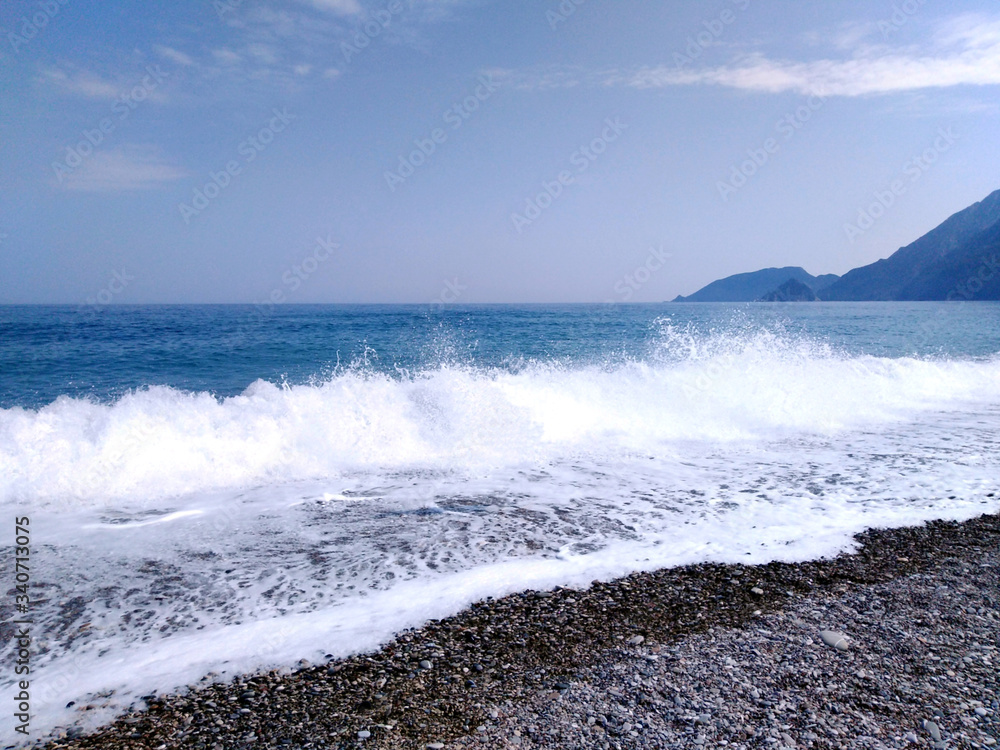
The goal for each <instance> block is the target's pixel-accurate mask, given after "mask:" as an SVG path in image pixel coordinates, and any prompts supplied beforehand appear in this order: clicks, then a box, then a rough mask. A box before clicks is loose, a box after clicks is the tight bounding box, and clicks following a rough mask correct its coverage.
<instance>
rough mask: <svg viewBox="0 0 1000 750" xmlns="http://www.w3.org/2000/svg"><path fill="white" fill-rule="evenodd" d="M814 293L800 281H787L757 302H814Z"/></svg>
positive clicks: (815, 298)
mask: <svg viewBox="0 0 1000 750" xmlns="http://www.w3.org/2000/svg"><path fill="white" fill-rule="evenodd" d="M817 299H818V298H817V297H816V293H815V292H814V291H813V290H812V289H810V288H809V287H807V286H806V285H805V284H803V283H802V282H801V281H796V280H795V279H789V280H788V281H786V282H785V283H784V284H782V285H781V286H779V287H778V288H777V289H775V290H774V291H773V292H768V293H767V294H765V295H764V296H763V297H761V298H760V300H758V301H759V302H815V301H816V300H817Z"/></svg>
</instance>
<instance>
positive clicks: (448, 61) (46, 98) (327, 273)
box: [0, 0, 1000, 304]
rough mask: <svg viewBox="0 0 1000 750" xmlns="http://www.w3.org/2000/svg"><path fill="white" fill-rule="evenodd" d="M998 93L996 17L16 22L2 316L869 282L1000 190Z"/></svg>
mask: <svg viewBox="0 0 1000 750" xmlns="http://www.w3.org/2000/svg"><path fill="white" fill-rule="evenodd" d="M998 84H1000V10H998V9H997V6H996V3H995V2H987V1H985V0H984V1H982V2H952V3H948V4H943V3H935V2H931V0H904V1H903V2H900V1H899V0H896V1H895V2H890V1H882V0H878V1H875V0H869V1H866V2H860V1H857V0H843V1H842V2H838V3H803V2H801V1H799V2H791V1H790V0H772V1H771V2H763V0H714V1H712V2H699V3H694V2H686V3H654V2H649V1H648V0H643V1H639V0H635V1H633V0H616V1H615V2H611V1H610V0H603V1H602V0H564V1H563V2H560V1H559V0H534V1H532V2H524V3H515V2H508V3H501V2H487V1H486V0H393V1H392V2H390V1H389V0H377V1H376V2H368V0H288V2H261V1H260V0H242V1H241V0H179V1H178V2H174V3H169V4H168V3H164V4H151V3H139V2H123V1H121V0H107V1H105V2H101V3H96V2H84V0H28V1H26V2H22V1H21V0H14V1H13V2H9V1H8V0H5V2H4V3H3V4H2V6H0V96H2V102H3V104H2V107H0V163H2V165H3V167H2V171H0V279H2V282H0V302H66V303H77V304H79V303H85V302H87V301H90V302H92V303H94V304H108V303H134V302H262V301H265V300H267V299H274V300H276V301H278V302H281V303H286V302H288V303H294V302H434V301H442V302H466V303H476V302H544V301H551V302H564V301H565V302H576V301H579V302H587V301H591V302H603V301H616V302H625V301H661V300H667V299H671V298H673V297H674V296H675V295H677V294H688V293H690V292H693V291H694V290H695V289H697V288H699V287H701V286H702V285H704V284H706V283H708V282H710V281H712V280H713V279H715V278H718V277H721V276H726V275H729V274H732V273H739V272H743V271H751V270H756V269H758V268H762V267H767V266H780V265H802V266H804V267H805V268H806V269H807V270H808V271H810V272H811V273H814V274H819V273H828V272H833V273H843V272H845V271H847V270H849V269H850V268H853V267H855V266H858V265H862V264H866V263H869V262H872V261H874V260H876V259H878V258H880V257H885V256H887V255H889V254H891V253H892V252H893V251H895V250H896V249H897V248H898V247H899V246H901V245H904V244H907V243H908V242H910V241H912V240H913V239H915V238H916V237H918V236H919V235H921V234H922V233H924V232H926V231H927V230H929V229H931V228H932V227H934V226H935V225H937V224H938V223H940V222H941V221H942V220H944V219H945V218H947V216H949V215H950V214H952V213H954V212H955V211H958V210H960V209H962V208H964V207H965V206H967V205H969V204H971V203H973V202H975V201H977V200H980V199H982V198H983V197H985V196H986V195H987V194H989V193H990V192H992V191H993V190H994V189H996V188H998V187H1000V178H998V175H1000V138H997V133H998V132H1000V131H998V125H1000V96H998V95H1000V88H998ZM894 186H895V187H894Z"/></svg>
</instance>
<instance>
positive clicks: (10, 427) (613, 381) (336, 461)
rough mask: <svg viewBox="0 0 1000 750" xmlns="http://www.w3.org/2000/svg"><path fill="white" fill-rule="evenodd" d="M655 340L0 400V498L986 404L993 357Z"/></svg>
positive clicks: (520, 453) (299, 475)
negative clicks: (512, 368) (201, 386)
mask: <svg viewBox="0 0 1000 750" xmlns="http://www.w3.org/2000/svg"><path fill="white" fill-rule="evenodd" d="M665 340H666V341H667V342H669V346H666V347H665V348H664V350H663V351H661V352H657V353H656V354H657V356H655V357H654V358H651V359H649V360H647V361H642V362H638V361H637V362H628V363H624V364H619V365H617V366H614V367H603V368H602V367H597V366H591V367H576V368H571V367H567V366H559V365H554V364H535V365H528V366H526V367H524V368H522V369H520V370H519V371H517V372H506V371H498V370H476V369H469V368H465V369H463V368H455V367H441V368H439V369H433V370H428V371H424V372H421V373H419V374H416V375H414V376H408V377H405V378H403V379H393V378H389V377H387V376H385V375H379V374H371V373H364V372H353V371H352V372H348V373H345V374H341V375H338V376H336V377H333V378H331V379H329V380H328V381H326V382H323V383H319V384H314V385H297V386H279V385H275V384H272V383H267V382H263V381H258V382H256V383H254V384H253V385H251V386H250V387H249V388H248V389H247V390H246V391H245V392H244V393H243V394H241V395H239V396H236V397H232V398H227V399H222V400H220V399H217V398H215V397H214V396H212V395H211V394H208V393H185V392H181V391H177V390H174V389H171V388H166V387H154V388H150V389H148V390H142V391H138V392H135V393H131V394H129V395H126V396H124V397H123V398H121V399H120V400H118V401H117V402H115V403H113V404H103V403H93V402H90V401H86V400H80V399H71V398H66V397H64V398H60V399H58V400H57V401H55V402H54V403H52V404H50V405H49V406H47V407H45V408H43V409H41V410H39V411H27V410H22V409H6V410H0V477H2V478H0V503H2V502H30V503H31V504H32V505H33V506H35V507H43V506H46V505H48V504H59V505H62V506H66V505H70V506H72V505H78V506H86V505H93V504H104V503H107V502H110V501H116V502H117V501H124V500H127V501H141V502H147V503H151V504H155V503H158V502H160V501H162V500H163V499H165V498H169V497H172V496H180V495H184V494H187V493H191V492H198V491H210V490H216V489H222V488H248V487H253V486H256V485H259V484H265V483H273V482H288V481H296V480H304V479H313V478H320V477H336V476H339V475H341V474H342V473H344V472H352V471H359V470H380V469H401V468H406V467H410V468H421V469H427V468H440V469H448V470H456V469H470V470H473V469H477V468H483V467H492V468H495V467H499V466H505V465H518V464H520V463H521V462H525V461H528V462H539V461H544V460H548V459H552V458H557V457H559V456H561V455H564V454H566V453H567V452H571V451H577V450H595V451H598V452H604V451H607V452H611V453H613V452H615V451H617V450H622V449H624V450H633V451H634V450H640V451H641V450H656V449H659V448H662V447H663V446H670V445H672V444H674V443H676V442H678V441H684V440H707V441H716V442H727V441H732V440H757V439H769V438H774V437H778V436H782V435H788V434H794V433H796V432H799V431H801V432H804V433H813V434H834V433H836V432H837V431H839V430H845V429H852V428H858V427H862V426H865V425H878V424H885V423H891V422H893V421H896V420H901V419H907V418H909V417H911V416H912V415H914V414H917V413H920V412H926V411H928V410H933V409H946V408H950V407H951V406H952V405H956V404H975V403H997V402H998V401H1000V362H998V361H997V360H995V359H994V360H990V361H934V360H918V359H878V358H874V357H860V358H849V357H844V356H838V355H837V354H835V353H833V352H830V351H828V350H827V349H826V348H824V347H822V346H817V345H813V344H810V343H808V342H789V341H787V340H784V339H781V338H778V337H774V336H772V335H770V334H766V333H761V334H758V335H757V336H755V337H753V338H750V339H749V340H732V339H728V338H726V337H721V336H720V337H714V338H712V337H709V338H707V339H706V340H704V341H698V340H695V339H691V340H690V341H686V340H685V339H684V337H680V336H677V335H676V334H674V335H672V336H670V337H668V338H667V339H665Z"/></svg>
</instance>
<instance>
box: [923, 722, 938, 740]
mask: <svg viewBox="0 0 1000 750" xmlns="http://www.w3.org/2000/svg"><path fill="white" fill-rule="evenodd" d="M924 729H926V730H927V734H929V735H930V736H931V737H932V738H933V739H934V741H935V742H940V741H941V730H940V729H939V728H938V725H937V724H935V723H934V722H933V721H927V720H926V719H924Z"/></svg>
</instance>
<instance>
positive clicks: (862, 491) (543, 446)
mask: <svg viewBox="0 0 1000 750" xmlns="http://www.w3.org/2000/svg"><path fill="white" fill-rule="evenodd" d="M998 495H1000V304H994V303H987V302H982V303H961V302H957V303H912V304H911V303H812V304H746V305H735V304H693V303H677V304H655V305H615V304H602V305H483V306H452V305H393V306H347V305H327V306H308V305H303V306H287V305H275V306H271V307H265V306H107V307H95V306H84V307H75V306H67V307H45V306H7V307H0V507H2V508H3V511H4V513H3V515H2V516H0V519H2V523H3V524H4V525H5V526H6V530H5V531H3V532H2V534H3V539H4V544H5V547H6V549H7V550H8V554H7V555H5V556H4V563H3V565H4V566H5V570H4V576H5V580H6V582H7V586H6V587H5V589H4V596H3V598H2V601H0V613H2V615H3V617H2V619H3V625H2V627H3V628H4V637H3V639H2V641H0V649H2V651H0V695H4V696H5V702H6V706H5V708H4V709H3V710H2V711H0V740H3V741H4V744H10V743H13V742H18V741H23V740H25V739H26V737H25V735H23V734H19V733H17V732H16V726H17V724H18V721H17V720H16V719H15V718H14V717H13V712H14V706H15V704H16V701H15V695H16V694H17V693H18V691H19V690H20V689H21V688H20V686H19V685H17V684H15V681H17V680H21V679H25V678H27V679H28V680H29V681H30V690H29V693H30V730H29V731H30V737H28V738H27V739H35V738H38V737H42V736H44V735H45V733H46V732H48V731H50V730H52V729H53V728H55V727H67V726H70V725H72V724H74V723H76V724H79V725H80V726H83V727H92V726H94V725H96V724H98V723H100V722H104V721H108V720H109V719H110V718H112V717H114V716H115V715H116V714H117V713H120V712H121V711H123V710H125V709H127V708H128V707H129V706H131V705H135V706H141V705H142V703H143V701H142V696H146V695H150V694H163V693H167V692H171V691H178V690H179V691H184V690H185V689H186V686H190V685H196V684H205V681H206V678H207V679H208V680H227V679H230V678H232V677H233V676H234V675H236V674H239V673H246V672H253V671H256V670H264V669H273V668H280V669H290V668H294V667H295V666H296V665H297V664H299V662H300V660H302V659H306V660H308V661H310V662H312V663H317V662H323V661H324V660H326V659H329V658H331V657H341V656H345V655H349V654H354V653H358V652H364V651H368V650H372V649H376V648H378V646H379V645H380V644H382V643H384V642H386V641H387V640H389V639H390V638H391V637H392V636H393V634H395V633H398V632H400V631H401V630H404V629H407V628H411V627H418V626H420V625H421V624H422V623H425V622H426V621H428V620H429V619H434V618H441V617H445V616H448V615H450V614H453V613H456V612H458V611H460V610H461V609H463V608H464V607H466V606H467V605H469V604H470V603H472V602H475V601H477V600H481V599H484V598H486V597H491V596H492V597H500V596H503V595H506V594H510V593H513V592H518V591H523V590H527V589H551V588H553V587H556V586H569V587H583V586H587V585H588V584H590V583H591V582H592V581H594V580H608V579H611V578H614V577H617V576H621V575H625V574H628V573H630V572H633V571H641V570H650V569H656V568H662V567H669V566H677V565H685V564H689V563H698V562H703V561H716V562H732V563H735V562H739V563H747V564H756V563H765V562H768V561H772V560H782V561H798V560H806V559H815V558H819V557H826V556H833V555H836V554H838V553H840V552H843V551H848V550H851V549H852V548H853V546H854V542H853V535H854V534H856V533H857V532H859V531H862V530H864V529H866V528H871V527H898V526H908V525H919V524H921V523H924V522H926V521H928V520H931V519H953V520H961V519H968V518H972V517H975V516H977V515H980V514H983V513H996V512H998V511H1000V497H998ZM17 526H21V527H22V529H21V531H18V530H17ZM25 529H27V533H24V532H25ZM19 537H20V538H19ZM22 542H27V544H24V545H23V546H26V547H28V549H27V550H20V551H18V552H16V554H15V546H17V547H20V546H22ZM17 556H22V557H24V556H26V557H27V560H26V561H25V564H24V567H26V570H23V571H20V572H25V573H27V576H26V577H25V576H22V577H21V578H17V577H16V575H15V558H16V557H17ZM22 578H23V579H24V583H23V585H24V586H25V588H24V589H20V590H19V589H18V588H17V586H18V585H21V583H22ZM18 596H27V597H28V599H27V600H25V599H18V598H17V597H18ZM21 604H24V605H25V606H23V607H20V608H19V605H21ZM14 621H18V622H22V621H23V622H27V623H28V624H27V625H15V624H14ZM20 628H26V629H27V631H28V632H29V634H30V635H29V636H28V637H29V638H30V645H29V646H27V653H25V652H24V651H23V649H22V647H21V646H19V644H18V640H17V637H16V636H17V635H18V634H19V632H20V631H16V630H15V629H20ZM22 660H25V663H26V664H27V666H28V667H29V669H30V672H29V673H28V674H27V675H26V676H25V675H18V674H17V673H16V671H15V666H16V665H17V664H18V663H19V662H20V661H22Z"/></svg>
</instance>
